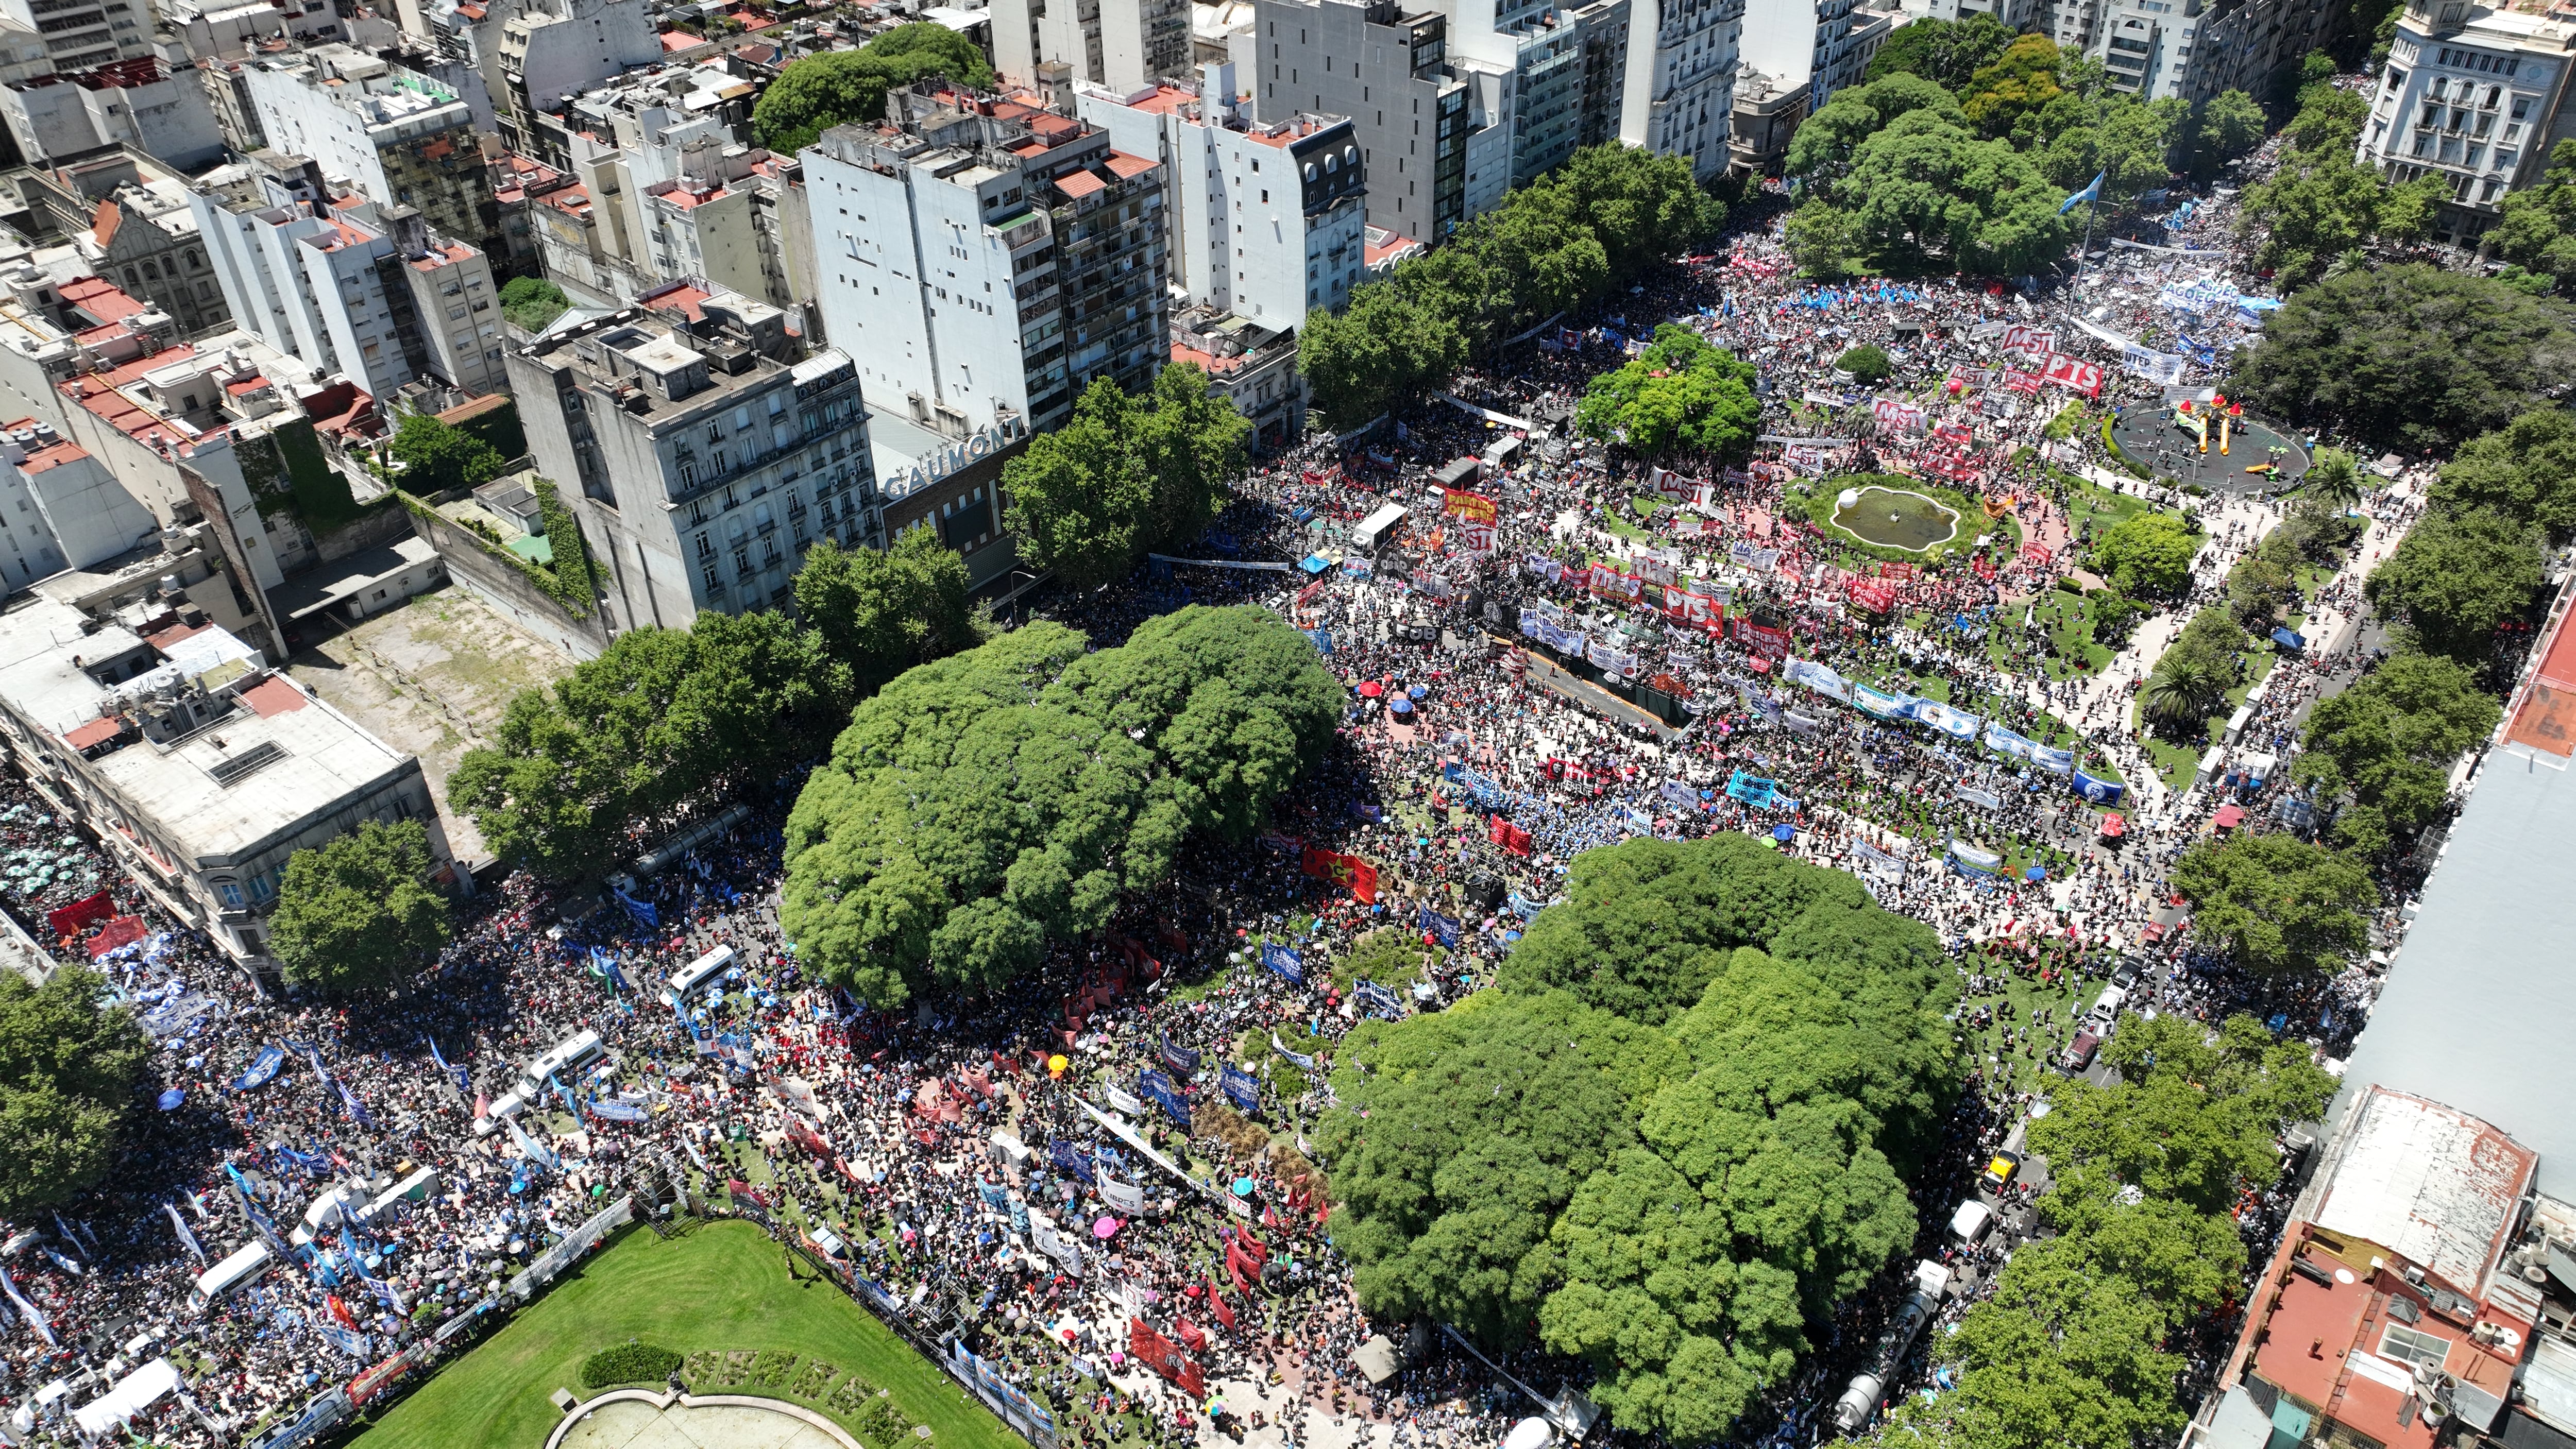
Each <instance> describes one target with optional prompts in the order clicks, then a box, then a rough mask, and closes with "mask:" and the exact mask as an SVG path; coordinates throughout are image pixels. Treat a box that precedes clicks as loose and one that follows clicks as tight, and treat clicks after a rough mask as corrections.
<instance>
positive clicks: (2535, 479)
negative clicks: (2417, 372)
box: [2308, 407, 2576, 542]
mask: <svg viewBox="0 0 2576 1449" xmlns="http://www.w3.org/2000/svg"><path fill="white" fill-rule="evenodd" d="M2308 471H2309V472H2310V473H2311V474H2312V475H2313V474H2314V473H2315V472H2316V470H2315V469H2314V468H2311V469H2309V470H2308ZM2431 501H2432V504H2433V506H2434V507H2436V508H2441V509H2445V510H2449V511H2452V512H2460V511H2465V510H2468V509H2473V508H2486V509H2492V510H2494V511H2495V512H2497V513H2499V514H2501V515H2503V516H2504V517H2506V518H2510V519H2514V520H2516V521H2518V522H2526V523H2537V524H2539V525H2540V526H2541V527H2542V528H2544V529H2547V530H2548V531H2549V537H2550V539H2551V541H2552V542H2564V541H2565V540H2566V539H2567V537H2568V536H2569V535H2570V534H2571V533H2576V417H2570V416H2569V415H2568V413H2567V411H2566V410H2565V409H2564V408H2558V407H2545V408H2535V409H2533V410H2532V411H2530V412H2527V413H2524V414H2523V415H2522V416H2520V417H2518V418H2515V419H2514V420H2513V421H2512V422H2510V423H2508V424H2506V425H2505V426H2504V427H2503V428H2502V429H2500V430H2498V431H2496V432H2492V433H2486V434H2482V435H2480V436H2478V437H2475V438H2472V439H2470V440H2469V441H2468V442H2467V443H2466V444H2465V445H2463V446H2462V447H2461V449H2460V451H2459V452H2458V453H2456V454H2454V455H2452V458H2451V461H2449V462H2447V463H2445V464H2443V465H2442V471H2441V475H2440V477H2439V478H2438V479H2437V480H2436V481H2435V482H2434V484H2433V493H2432V500H2431Z"/></svg>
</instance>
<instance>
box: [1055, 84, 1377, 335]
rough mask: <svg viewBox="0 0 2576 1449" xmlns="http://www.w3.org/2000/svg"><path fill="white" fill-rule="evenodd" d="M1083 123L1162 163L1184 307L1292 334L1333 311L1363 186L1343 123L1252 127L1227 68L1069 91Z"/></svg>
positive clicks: (1356, 241)
mask: <svg viewBox="0 0 2576 1449" xmlns="http://www.w3.org/2000/svg"><path fill="white" fill-rule="evenodd" d="M1074 96H1075V107H1076V110H1077V111H1078V113H1079V114H1080V115H1081V117H1082V119H1083V121H1084V122H1085V123H1087V124H1090V125H1094V126H1098V127H1100V128H1101V129H1102V130H1104V131H1106V132H1108V133H1109V140H1110V144H1111V145H1113V146H1116V147H1117V148H1118V149H1119V150H1121V151H1126V152H1129V153H1132V154H1135V155H1139V156H1153V157H1156V158H1158V159H1160V160H1161V161H1162V162H1163V175H1164V176H1165V177H1166V178H1167V180H1168V181H1169V183H1170V185H1169V190H1168V191H1167V192H1166V195H1165V201H1164V207H1163V214H1164V217H1165V220H1166V222H1167V224H1168V229H1169V233H1170V237H1171V268H1172V285H1173V286H1174V287H1176V288H1179V289H1180V290H1181V291H1182V292H1183V293H1185V294H1186V295H1187V296H1188V297H1189V299H1190V301H1191V302H1192V303H1195V304H1197V305H1200V306H1205V307H1213V308H1216V309H1218V310H1220V311H1230V312H1235V313H1239V314H1241V315H1242V316H1244V317H1247V318H1250V319H1251V320H1253V321H1255V322H1258V323H1261V324H1262V325H1264V326H1268V327H1274V328H1293V327H1297V326H1299V325H1301V324H1302V323H1303V322H1304V321H1305V320H1306V311H1307V309H1308V308H1310V307H1321V308H1327V309H1336V308H1339V307H1340V306H1341V305H1342V304H1343V303H1345V302H1347V301H1349V300H1350V295H1351V288H1353V287H1355V286H1357V285H1359V283H1360V281H1361V279H1362V276H1363V271H1364V260H1363V256H1362V252H1363V250H1364V248H1365V245H1366V241H1367V237H1366V231H1367V217H1366V213H1367V197H1368V180H1367V174H1366V167H1365V165H1364V164H1363V163H1362V161H1361V159H1360V150H1359V142H1358V140H1357V137H1356V133H1354V132H1353V131H1352V129H1351V123H1350V121H1349V119H1348V118H1347V117H1341V116H1299V117H1296V118H1294V119H1292V120H1285V121H1280V122H1277V123H1275V124H1272V125H1266V126H1258V125H1254V124H1252V123H1251V122H1249V121H1247V120H1245V119H1244V117H1243V113H1242V108H1241V106H1240V104H1239V103H1238V102H1237V101H1236V99H1235V95H1234V66H1233V65H1232V64H1231V63H1217V64H1210V65H1208V66H1206V67H1204V68H1203V79H1202V80H1201V81H1200V83H1199V84H1198V85H1196V86H1190V85H1186V84H1174V83H1166V84H1163V85H1158V86H1154V87H1151V88H1149V89H1146V90H1142V91H1138V92H1135V93H1133V94H1129V95H1116V94H1112V93H1110V92H1108V91H1104V90H1101V89H1099V88H1097V87H1093V86H1076V87H1075V88H1074Z"/></svg>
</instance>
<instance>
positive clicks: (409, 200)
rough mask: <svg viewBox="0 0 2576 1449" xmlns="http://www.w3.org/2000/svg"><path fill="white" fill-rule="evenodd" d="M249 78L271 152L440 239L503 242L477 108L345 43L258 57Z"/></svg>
mask: <svg viewBox="0 0 2576 1449" xmlns="http://www.w3.org/2000/svg"><path fill="white" fill-rule="evenodd" d="M242 76H243V81H244V84H245V85H246V87H247V88H248V90H249V92H250V98H251V103H252V105H253V106H254V107H255V108H256V110H257V111H258V114H259V122H260V129H261V131H262V133H263V134H265V136H266V137H267V139H268V145H269V148H270V149H271V150H274V151H276V152H278V153H280V154H282V155H289V156H302V157H306V158H308V159H310V160H312V161H313V162H315V163H316V164H318V165H319V166H320V167H321V168H322V172H323V175H324V176H325V177H326V178H327V177H334V176H336V177H345V178H346V179H347V180H348V183H349V184H350V185H351V186H353V187H355V188H356V189H357V190H358V191H359V192H360V193H362V194H364V195H365V196H366V197H368V198H369V199H370V200H373V201H377V202H380V203H382V204H383V205H386V206H408V207H410V208H412V209H413V210H415V211H417V212H419V213H420V214H421V215H422V216H423V217H425V218H427V219H428V222H429V225H430V227H431V228H432V229H433V230H435V231H437V232H438V233H439V234H440V235H442V236H446V237H451V238H453V239H455V240H458V241H462V242H465V243H467V244H468V245H471V246H475V247H479V248H481V249H483V250H484V251H485V252H486V253H489V252H493V251H496V250H499V249H500V248H501V247H502V246H503V245H504V242H503V238H502V237H501V234H500V226H499V222H500V214H501V208H500V203H499V202H497V201H496V200H494V199H493V195H492V185H491V179H490V175H489V171H488V168H487V167H486V166H485V164H484V161H483V149H482V146H481V145H480V143H478V142H477V141H476V140H475V137H474V123H473V112H472V108H471V107H469V106H467V105H466V103H465V102H464V100H463V99H461V98H460V97H459V96H458V95H457V94H456V93H455V92H454V91H452V90H449V89H448V88H446V87H444V86H442V85H440V84H439V83H438V82H436V81H434V80H431V79H430V78H429V77H427V76H424V75H422V74H420V73H419V72H418V71H415V70H412V69H409V68H408V67H404V66H398V65H395V64H393V63H391V62H389V61H386V60H383V59H381V58H379V57H377V56H373V55H369V54H368V53H366V52H365V51H362V50H359V49H356V48H355V47H353V46H346V45H325V46H319V47H316V48H315V49H312V50H309V51H305V52H302V53H301V54H298V55H294V56H289V57H283V58H279V59H273V60H262V61H253V62H251V63H249V64H247V65H245V66H244V67H243V68H242Z"/></svg>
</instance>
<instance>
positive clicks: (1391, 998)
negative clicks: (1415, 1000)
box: [1351, 981, 1404, 1021]
mask: <svg viewBox="0 0 2576 1449" xmlns="http://www.w3.org/2000/svg"><path fill="white" fill-rule="evenodd" d="M1351 1001H1352V1002H1353V1003H1354V1004H1355V1005H1357V1006H1358V1007H1359V1009H1360V1010H1362V1011H1365V1012H1368V1013H1370V1014H1371V1015H1374V1016H1382V1017H1384V1018H1386V1019H1387V1020H1388V1021H1401V1020H1403V1019H1404V1002H1403V1000H1402V999H1400V998H1399V997H1397V996H1396V994H1395V993H1394V992H1392V991H1389V990H1387V989H1386V988H1385V987H1383V986H1380V985H1378V984H1377V983H1376V982H1374V981H1363V982H1361V983H1360V984H1359V985H1357V986H1354V987H1352V988H1351Z"/></svg>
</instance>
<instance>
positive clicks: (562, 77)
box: [483, 0, 663, 147]
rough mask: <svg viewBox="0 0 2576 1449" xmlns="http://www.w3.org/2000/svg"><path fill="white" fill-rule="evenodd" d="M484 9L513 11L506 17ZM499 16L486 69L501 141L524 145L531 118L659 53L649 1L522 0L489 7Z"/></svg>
mask: <svg viewBox="0 0 2576 1449" xmlns="http://www.w3.org/2000/svg"><path fill="white" fill-rule="evenodd" d="M491 9H503V10H510V11H515V12H516V13H514V14H508V15H507V16H506V18H502V17H496V16H493V15H491V14H490V13H489V11H490V10H491ZM495 20H498V23H499V29H500V45H499V47H498V54H497V56H496V57H495V58H496V60H497V62H498V64H497V66H493V67H486V68H485V70H484V78H485V82H486V84H487V85H488V84H489V83H490V82H491V81H492V80H493V79H494V78H495V76H496V75H497V77H498V79H499V82H500V84H499V85H497V86H493V87H492V99H493V101H494V103H495V105H496V106H497V108H498V109H499V111H500V113H501V133H502V139H503V140H504V141H506V142H507V143H509V144H510V145H512V146H514V147H516V146H524V145H526V144H527V137H528V135H529V132H530V130H531V129H532V128H533V127H534V126H535V124H536V118H537V117H538V116H539V115H541V114H543V113H545V112H548V111H551V110H554V109H555V108H556V107H558V106H561V105H562V104H563V103H564V102H565V101H566V100H568V99H570V98H571V97H573V96H576V95H580V94H581V93H583V92H585V91H588V90H591V89H593V88H594V87H596V86H598V85H600V84H601V83H603V82H606V81H610V80H614V79H616V78H617V77H618V76H620V75H623V74H625V73H626V72H627V71H630V70H635V69H637V68H639V67H643V66H648V65H652V64H654V63H655V62H657V61H659V60H660V59H661V58H662V55H663V51H662V37H661V33H660V27H659V26H657V25H656V24H655V23H654V21H653V10H652V5H651V3H650V0H523V3H519V4H507V5H502V6H492V7H489V9H487V11H486V16H485V19H484V22H483V24H484V25H485V26H490V25H491V24H492V23H493V22H494V21H495Z"/></svg>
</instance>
